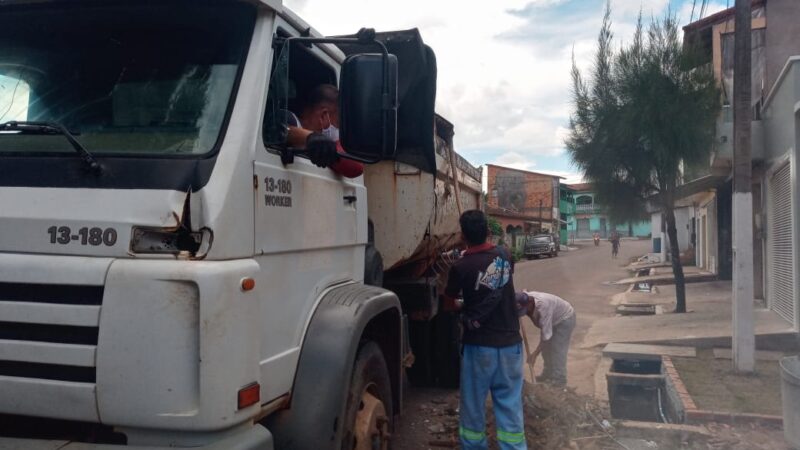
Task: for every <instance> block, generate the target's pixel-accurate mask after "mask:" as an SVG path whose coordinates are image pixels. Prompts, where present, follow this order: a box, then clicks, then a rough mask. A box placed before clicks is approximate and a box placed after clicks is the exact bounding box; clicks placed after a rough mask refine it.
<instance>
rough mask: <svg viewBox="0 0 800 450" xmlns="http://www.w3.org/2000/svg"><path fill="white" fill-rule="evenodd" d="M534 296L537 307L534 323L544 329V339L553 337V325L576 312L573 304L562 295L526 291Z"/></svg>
mask: <svg viewBox="0 0 800 450" xmlns="http://www.w3.org/2000/svg"><path fill="white" fill-rule="evenodd" d="M525 293H526V294H528V295H529V296H531V297H533V298H534V301H535V302H536V309H534V311H533V323H534V324H535V325H536V326H537V327H539V328H540V329H541V330H542V340H543V341H547V340H550V338H551V337H553V327H554V326H556V325H558V324H559V323H561V322H563V321H565V320H567V319H569V318H570V316H572V315H573V314H575V310H574V309H572V305H570V304H569V302H567V301H566V300H564V299H563V298H561V297H558V296H555V295H553V294H548V293H546V292H536V291H526V292H525Z"/></svg>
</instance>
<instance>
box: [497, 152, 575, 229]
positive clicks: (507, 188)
mask: <svg viewBox="0 0 800 450" xmlns="http://www.w3.org/2000/svg"><path fill="white" fill-rule="evenodd" d="M486 168H487V188H488V197H487V201H486V213H487V214H488V215H489V216H491V217H494V218H495V219H497V221H498V222H500V224H501V225H502V226H503V231H505V232H506V234H507V235H520V236H522V235H525V234H535V233H556V232H557V230H559V229H560V223H559V218H560V213H559V203H560V190H559V185H560V178H561V177H558V176H555V175H548V174H544V173H538V172H531V171H527V170H519V169H512V168H509V167H502V166H497V165H494V164H487V166H486Z"/></svg>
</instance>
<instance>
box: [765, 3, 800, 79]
mask: <svg viewBox="0 0 800 450" xmlns="http://www.w3.org/2000/svg"><path fill="white" fill-rule="evenodd" d="M798 36H800V2H798V1H797V0H769V2H768V3H767V76H766V83H765V86H766V89H767V90H769V89H770V88H771V87H772V86H773V85H774V84H775V82H776V80H777V79H778V75H779V74H780V72H781V70H782V69H783V66H784V64H785V63H786V60H787V59H789V57H790V56H793V55H800V39H798V38H797V37H798Z"/></svg>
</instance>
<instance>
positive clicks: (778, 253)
mask: <svg viewBox="0 0 800 450" xmlns="http://www.w3.org/2000/svg"><path fill="white" fill-rule="evenodd" d="M751 17H752V19H751V25H752V41H753V42H752V71H751V74H752V86H753V90H752V107H753V112H754V114H753V122H752V149H751V153H752V154H751V157H752V170H753V178H752V180H753V185H752V192H753V230H754V235H753V253H754V287H755V296H756V298H757V299H762V300H763V301H764V302H765V304H766V306H767V307H768V308H770V309H772V310H773V311H775V312H776V313H777V314H778V315H780V316H781V317H783V318H784V319H785V320H787V321H788V322H789V323H790V324H792V325H793V326H794V328H795V330H800V264H799V263H798V258H800V207H799V206H798V202H800V192H799V191H798V175H797V174H798V156H800V155H798V145H800V142H799V140H800V110H799V109H798V107H797V105H800V39H798V36H800V2H798V1H797V0H754V1H753V11H752V15H751ZM734 31H735V30H734V8H730V9H726V10H724V11H721V12H719V13H717V14H714V15H712V16H709V17H706V18H704V19H702V20H699V21H697V22H694V23H691V24H689V25H687V26H686V27H684V36H685V43H686V44H688V45H698V46H699V47H700V48H701V49H702V50H703V52H704V55H705V58H706V59H705V61H704V63H705V64H710V65H711V66H712V67H713V70H714V74H715V76H716V78H717V81H718V82H719V84H720V87H721V88H722V101H723V108H722V113H721V114H720V117H719V119H718V120H717V123H716V141H715V144H714V148H713V149H712V156H711V160H710V164H709V168H708V173H707V174H706V175H704V177H705V178H706V180H710V179H712V178H713V179H715V180H716V181H715V182H706V184H705V186H702V187H703V188H704V189H705V191H706V192H709V193H712V194H713V199H712V200H711V201H710V202H708V203H707V204H706V205H707V206H706V207H705V209H703V208H701V207H700V206H701V204H700V203H696V204H697V206H698V208H699V209H698V216H696V218H699V219H700V221H699V222H698V221H697V220H695V225H694V226H695V227H696V230H697V234H698V235H700V236H703V237H704V242H702V245H701V248H699V249H698V251H697V257H698V262H699V264H714V263H715V264H716V265H717V267H716V269H717V270H718V271H719V273H720V277H722V278H724V277H726V276H727V277H729V276H730V267H729V265H730V261H731V260H732V257H731V254H732V250H731V234H732V231H731V217H732V210H731V206H730V205H731V195H732V193H731V191H732V190H731V182H730V180H731V178H732V165H733V113H732V107H731V105H733V40H734V38H733V32H734ZM692 184H695V185H698V184H702V183H700V182H698V181H696V180H692V181H689V182H688V183H686V184H685V185H684V186H682V188H683V187H685V186H687V185H692ZM701 190H702V189H701ZM696 191H697V189H687V192H686V194H687V196H691V195H695V194H696V193H697V192H696ZM709 206H710V208H709ZM703 211H705V214H703ZM703 218H705V219H706V220H705V221H703ZM713 218H716V220H717V223H713V220H712V219H713ZM714 241H716V242H714ZM698 242H700V240H698ZM715 248H716V252H717V254H716V255H714V254H713V250H714V249H715Z"/></svg>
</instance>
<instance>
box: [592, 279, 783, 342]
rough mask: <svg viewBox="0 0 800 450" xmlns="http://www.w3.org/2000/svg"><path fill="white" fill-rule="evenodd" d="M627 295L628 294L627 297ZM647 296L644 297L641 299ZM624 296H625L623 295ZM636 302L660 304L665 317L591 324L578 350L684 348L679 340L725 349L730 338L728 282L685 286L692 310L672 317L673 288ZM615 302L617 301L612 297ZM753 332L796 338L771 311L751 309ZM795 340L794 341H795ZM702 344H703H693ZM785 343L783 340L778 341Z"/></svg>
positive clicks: (615, 319) (759, 334)
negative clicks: (631, 345)
mask: <svg viewBox="0 0 800 450" xmlns="http://www.w3.org/2000/svg"><path fill="white" fill-rule="evenodd" d="M630 294H631V293H628V296H630ZM645 295H646V296H648V297H645ZM626 297H627V296H626ZM635 298H636V301H637V302H643V300H644V298H649V299H652V303H657V304H660V305H664V310H665V311H667V313H665V314H657V315H655V316H618V317H607V318H602V319H598V320H596V321H594V322H593V323H592V325H591V327H590V328H589V330H588V331H587V333H586V334H585V335H584V337H583V341H582V342H581V344H580V347H582V348H595V347H597V346H604V345H606V344H608V343H611V342H628V343H644V342H648V343H659V344H661V343H664V342H665V341H670V342H675V345H687V344H686V343H681V342H679V341H691V342H693V343H692V344H691V345H692V346H703V347H705V348H708V347H709V346H707V345H705V342H710V341H712V340H719V341H720V342H719V343H717V342H716V341H714V344H713V346H714V347H726V346H729V345H730V344H725V342H726V340H727V342H729V341H730V336H731V314H732V312H731V282H730V281H714V282H708V283H696V284H689V285H687V286H686V303H687V306H688V308H689V309H690V310H691V311H692V312H689V313H685V314H674V313H672V312H671V311H672V310H673V309H674V304H675V287H674V286H664V287H662V289H661V291H660V292H659V294H657V295H652V294H643V295H640V296H637V297H635ZM615 300H616V301H619V300H621V299H619V298H616V299H615ZM754 318H755V322H756V323H755V332H756V336H757V338H756V339H757V341H759V336H771V335H775V336H781V337H782V336H784V335H785V334H787V333H789V334H790V335H792V334H793V333H794V334H793V335H794V336H796V333H795V332H794V330H793V328H792V325H791V324H789V322H787V321H785V320H784V319H782V318H781V317H780V316H778V314H776V313H775V312H774V311H770V310H767V309H756V310H755V317H754ZM795 339H796V338H795ZM699 341H703V342H704V344H702V345H700V344H695V342H699ZM780 343H781V344H784V343H785V339H784V340H781V341H780ZM761 345H762V344H759V348H761V349H764V350H780V349H782V348H785V347H780V346H761Z"/></svg>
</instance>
